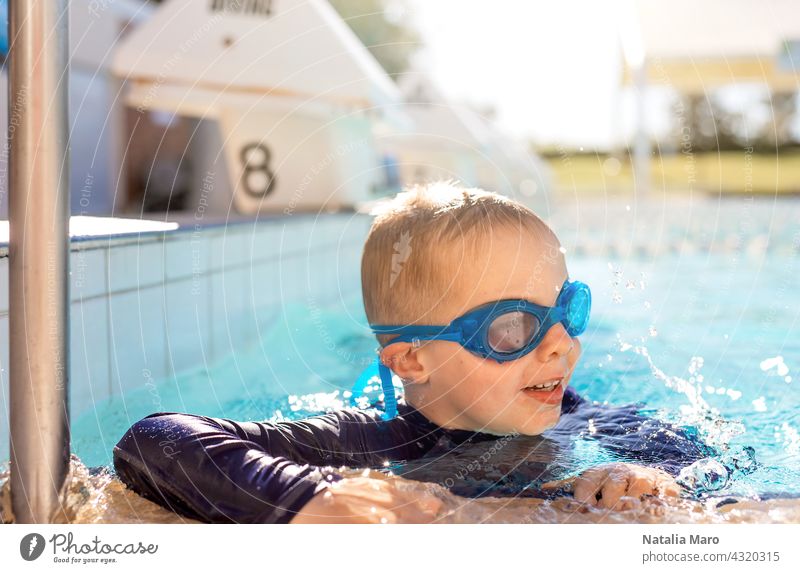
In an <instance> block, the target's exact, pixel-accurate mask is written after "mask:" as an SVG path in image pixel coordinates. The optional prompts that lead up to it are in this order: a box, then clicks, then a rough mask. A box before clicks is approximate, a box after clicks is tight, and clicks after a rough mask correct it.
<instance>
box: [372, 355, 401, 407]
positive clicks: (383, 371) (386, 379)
mask: <svg viewBox="0 0 800 573" xmlns="http://www.w3.org/2000/svg"><path fill="white" fill-rule="evenodd" d="M377 360H378V370H379V372H380V376H381V386H382V387H383V403H384V408H383V419H384V420H391V419H392V418H394V417H395V416H397V396H396V395H395V393H394V384H393V383H392V371H391V370H389V368H388V366H385V365H384V364H383V362H381V361H380V360H381V359H380V358H378V359H377Z"/></svg>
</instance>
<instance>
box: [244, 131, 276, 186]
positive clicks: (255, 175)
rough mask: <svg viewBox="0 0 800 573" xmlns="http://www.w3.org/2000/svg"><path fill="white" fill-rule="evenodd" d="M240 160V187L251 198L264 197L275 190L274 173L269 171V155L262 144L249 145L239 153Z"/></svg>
mask: <svg viewBox="0 0 800 573" xmlns="http://www.w3.org/2000/svg"><path fill="white" fill-rule="evenodd" d="M239 157H240V158H241V160H242V187H243V188H244V190H245V192H246V193H247V194H248V195H250V196H251V197H265V196H266V195H269V194H270V193H272V191H273V190H274V189H275V181H276V178H275V173H273V172H272V171H271V170H270V165H269V162H270V159H271V154H270V151H269V148H268V147H267V146H266V145H264V144H263V143H249V144H247V145H245V146H244V147H243V148H242V151H241V152H240V153H239Z"/></svg>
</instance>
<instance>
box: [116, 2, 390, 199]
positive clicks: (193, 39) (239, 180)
mask: <svg viewBox="0 0 800 573" xmlns="http://www.w3.org/2000/svg"><path fill="white" fill-rule="evenodd" d="M114 72H115V73H116V74H117V75H118V76H119V77H120V79H123V80H126V81H127V82H128V84H129V86H130V89H129V91H128V94H127V103H128V105H130V106H132V107H135V108H137V109H139V110H160V111H169V112H172V113H175V114H178V115H182V116H189V117H193V118H197V119H198V120H199V121H198V122H197V124H196V132H195V133H194V135H193V137H192V146H191V149H189V150H188V151H187V153H188V154H190V155H191V159H192V162H193V165H194V166H195V169H194V172H195V181H194V184H193V185H192V186H191V187H192V190H193V191H192V193H193V194H194V195H193V197H192V198H191V199H190V201H189V205H188V208H189V209H191V208H192V207H194V208H195V209H197V208H202V209H204V210H206V211H207V212H214V213H218V214H227V213H229V212H232V211H233V212H239V213H250V214H252V213H256V212H293V211H294V210H296V209H299V210H319V209H325V210H327V209H330V210H336V209H339V208H343V207H345V208H346V207H351V206H354V205H356V204H358V203H360V202H363V201H368V200H370V199H373V198H375V197H376V196H377V195H380V194H382V193H383V192H384V191H385V179H386V177H385V173H384V170H383V167H382V160H381V158H380V157H379V155H378V153H377V151H376V147H375V145H374V141H373V135H372V128H373V124H374V123H375V122H380V121H383V120H389V121H391V114H392V110H391V107H389V108H387V107H385V106H387V105H388V106H392V105H393V104H396V103H397V102H399V100H400V95H399V92H398V90H397V88H396V87H395V85H394V84H393V83H392V81H391V80H390V78H389V77H388V76H387V75H386V73H385V72H384V71H383V69H382V68H381V67H380V66H379V65H378V63H377V62H376V61H375V60H374V59H373V57H372V55H371V54H370V53H369V52H368V51H367V49H366V48H365V47H364V46H363V45H362V44H361V43H360V42H359V41H358V39H357V38H356V37H355V35H354V34H353V33H352V31H351V30H350V29H349V28H348V27H347V25H346V24H345V23H344V22H343V21H342V20H341V18H340V17H339V16H338V15H337V14H336V12H335V11H334V10H333V8H332V7H331V6H330V5H329V4H327V2H325V1H323V0H282V1H281V2H269V1H265V2H237V1H234V0H213V1H208V2H199V1H197V0H171V1H170V2H167V3H165V4H164V5H163V6H162V7H160V8H159V9H158V10H157V11H156V13H155V14H154V16H153V17H152V18H151V19H150V20H149V21H148V22H147V23H146V24H145V25H143V26H141V27H139V28H138V29H137V30H136V31H135V32H133V33H132V34H131V35H130V36H129V37H128V38H126V39H125V40H124V41H123V42H122V44H121V45H120V47H119V49H118V51H117V53H116V56H115V60H114Z"/></svg>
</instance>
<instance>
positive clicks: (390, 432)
mask: <svg viewBox="0 0 800 573" xmlns="http://www.w3.org/2000/svg"><path fill="white" fill-rule="evenodd" d="M435 439H436V438H435V436H434V435H433V434H430V433H429V432H427V431H426V428H425V427H424V426H421V427H417V426H416V425H415V424H413V423H410V422H409V420H407V419H404V418H403V417H402V416H401V417H398V418H395V419H393V420H390V421H388V422H383V421H380V420H379V419H378V416H377V414H376V413H374V412H363V411H357V410H342V411H338V412H332V413H330V414H325V415H323V416H315V417H313V418H308V419H306V420H300V421H297V422H279V423H274V424H270V423H262V422H235V421H231V420H225V419H220V418H209V417H206V416H195V415H190V414H177V413H158V414H153V415H151V416H147V417H146V418H143V419H142V420H140V421H139V422H137V423H136V424H134V425H133V426H132V427H131V428H130V429H129V430H128V432H127V433H126V434H125V435H124V436H123V438H122V439H121V440H120V442H119V443H118V444H117V446H116V447H115V448H114V467H115V469H116V471H117V474H118V476H119V477H120V479H122V481H123V482H125V483H126V484H127V485H128V486H130V487H131V488H132V489H133V490H134V491H136V492H138V493H140V494H141V495H143V496H145V497H147V498H149V499H152V500H153V501H155V502H157V503H159V504H161V505H162V506H165V507H167V508H168V509H171V510H173V511H176V512H177V513H180V514H182V515H185V516H187V517H191V518H193V519H198V520H201V521H207V522H239V523H271V522H275V523H285V522H288V521H289V520H291V519H292V518H293V517H294V516H295V515H296V513H297V512H298V511H299V510H300V509H301V508H303V507H304V506H305V505H306V504H307V503H308V502H309V500H311V499H312V497H314V496H315V495H316V494H319V493H322V492H323V491H324V490H325V489H326V488H328V487H329V486H330V484H331V483H333V482H335V481H338V480H340V479H341V477H340V476H339V475H338V474H335V473H334V472H332V471H324V470H322V469H321V468H319V467H317V466H339V465H354V466H365V465H378V464H380V462H381V461H383V460H384V459H406V458H413V457H419V456H420V455H422V454H424V453H425V451H427V449H429V448H430V447H431V446H432V445H433V442H434V441H435ZM340 498H341V496H338V497H337V499H340ZM321 499H322V498H321Z"/></svg>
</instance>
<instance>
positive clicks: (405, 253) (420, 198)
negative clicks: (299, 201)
mask: <svg viewBox="0 0 800 573" xmlns="http://www.w3.org/2000/svg"><path fill="white" fill-rule="evenodd" d="M372 214H373V215H375V219H374V221H373V223H372V227H371V228H370V231H369V234H368V236H367V240H366V243H365V244H364V252H363V254H362V257H361V289H362V295H363V299H364V308H365V310H366V314H367V319H368V321H369V322H370V324H443V322H442V320H444V318H445V317H444V316H443V314H442V311H441V309H442V308H443V307H444V306H446V305H445V304H444V303H445V302H446V301H447V300H450V299H452V298H453V296H454V291H455V292H456V293H458V292H460V291H459V288H460V287H461V285H458V284H456V283H455V282H454V281H455V279H456V276H457V271H458V265H460V264H464V262H465V261H466V263H467V264H468V263H469V262H471V261H475V260H476V257H479V256H480V253H481V251H482V250H485V246H486V244H487V242H488V241H489V239H490V236H491V233H493V232H496V231H497V230H498V229H501V228H505V229H509V228H510V229H516V230H519V231H520V232H523V231H528V232H532V233H534V234H535V235H537V236H538V237H541V236H542V235H543V234H547V235H550V236H553V237H554V236H555V235H554V234H553V232H552V231H551V230H550V228H549V227H548V226H547V225H546V224H545V223H544V222H543V221H542V220H541V219H540V218H539V217H538V216H537V215H536V214H535V213H534V212H533V211H531V210H530V209H528V208H527V207H525V206H524V205H522V204H520V203H517V202H516V201H514V200H512V199H510V198H508V197H505V196H503V195H498V194H497V193H492V192H489V191H484V190H482V189H474V188H465V187H462V186H460V185H457V184H455V183H453V182H450V181H445V182H437V183H431V184H428V185H421V186H420V185H418V186H415V187H412V188H410V189H408V190H406V191H403V192H401V193H398V194H397V195H396V196H395V197H394V198H392V199H391V200H389V201H387V202H386V203H384V204H382V205H380V206H379V207H378V208H377V209H375V210H373V211H372ZM459 254H460V256H458V255H459ZM394 336H395V335H385V334H382V335H378V341H379V342H380V344H381V345H385V344H386V342H388V341H389V340H390V339H391V338H393V337H394Z"/></svg>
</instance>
